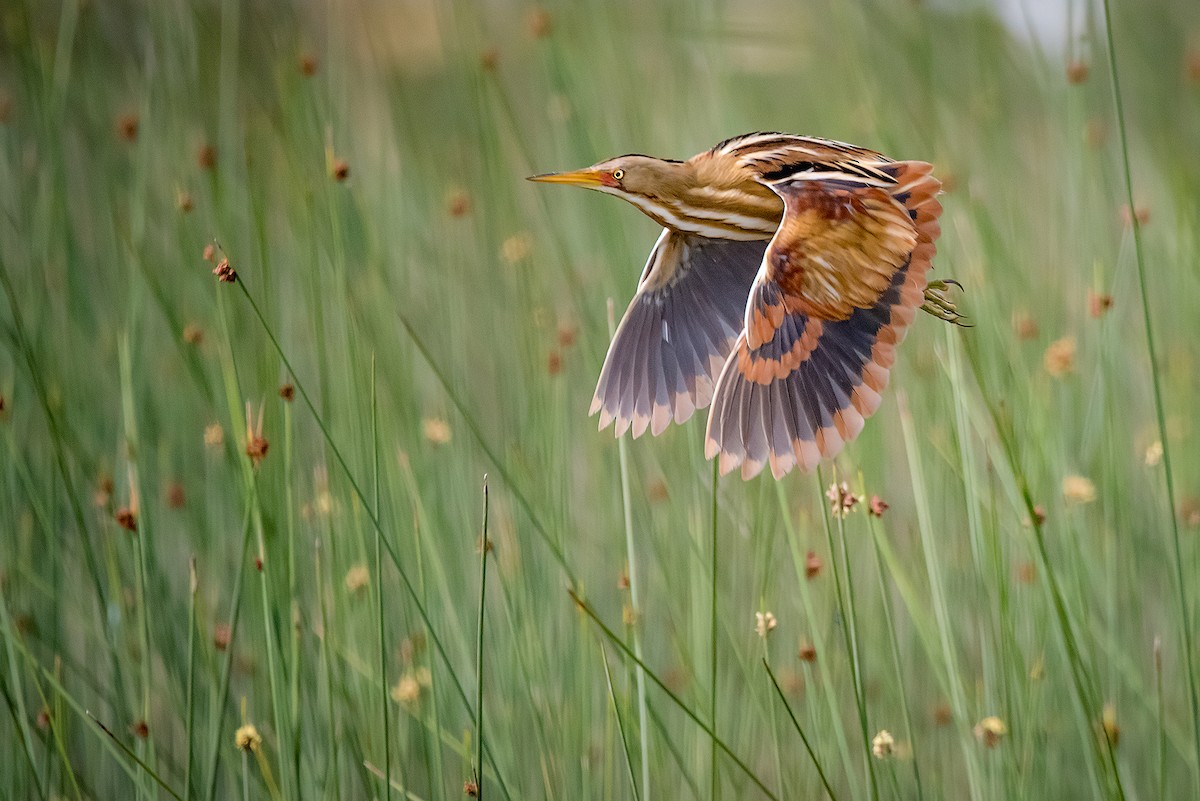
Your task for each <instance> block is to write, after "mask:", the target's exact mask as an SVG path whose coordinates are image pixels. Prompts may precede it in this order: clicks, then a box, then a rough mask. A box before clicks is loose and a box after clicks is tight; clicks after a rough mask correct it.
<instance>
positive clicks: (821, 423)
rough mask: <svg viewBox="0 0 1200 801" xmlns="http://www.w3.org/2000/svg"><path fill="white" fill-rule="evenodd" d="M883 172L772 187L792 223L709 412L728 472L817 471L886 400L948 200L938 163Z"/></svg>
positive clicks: (777, 245)
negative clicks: (942, 196)
mask: <svg viewBox="0 0 1200 801" xmlns="http://www.w3.org/2000/svg"><path fill="white" fill-rule="evenodd" d="M872 168H873V169H876V170H878V171H879V172H881V173H883V174H884V176H885V178H886V180H880V179H876V178H870V177H862V178H860V179H855V177H854V176H852V175H850V174H847V173H841V174H839V175H837V176H829V175H828V174H817V173H807V172H805V173H797V174H795V175H792V176H790V177H787V178H784V179H782V180H780V181H777V182H774V183H772V184H771V186H772V188H773V189H774V190H775V191H776V192H777V193H778V194H779V195H780V196H781V197H782V198H783V200H784V206H785V211H784V218H783V221H782V222H781V223H780V226H779V230H778V231H777V232H776V234H775V237H774V238H773V239H772V240H771V243H770V245H769V246H768V248H767V251H766V254H765V255H764V257H763V263H762V265H761V268H760V270H759V273H758V276H757V278H756V279H755V283H754V286H753V287H752V288H751V290H750V296H749V299H748V302H747V305H746V312H745V320H744V330H743V331H742V333H741V335H740V336H739V337H738V340H737V343H736V344H735V346H734V349H733V352H732V353H731V354H730V357H729V359H728V360H727V361H726V363H725V366H724V368H723V369H722V371H721V375H720V378H719V380H718V382H717V388H716V390H715V393H714V398H713V405H712V410H711V412H710V413H709V419H708V430H707V434H706V443H705V452H706V454H707V456H708V457H709V458H713V457H716V456H719V458H720V469H721V472H722V473H727V472H729V471H730V470H732V469H733V468H735V467H737V466H738V465H741V467H742V476H743V477H744V478H750V477H752V476H754V475H756V474H757V473H758V472H759V471H761V470H762V469H763V467H764V466H765V465H766V464H768V463H769V464H770V465H771V471H772V473H774V475H775V476H776V477H779V476H782V475H783V474H785V473H787V472H788V471H789V470H791V469H792V468H793V467H796V466H799V467H800V468H801V469H802V470H811V469H812V468H813V467H815V466H816V464H817V463H818V462H819V461H820V460H821V459H822V458H829V457H832V456H834V455H835V454H837V453H838V452H839V451H840V450H841V449H842V446H843V444H844V443H845V442H847V441H849V440H851V439H853V438H854V437H856V436H857V435H858V433H859V432H860V431H861V430H862V427H863V423H864V421H865V420H866V418H868V417H870V416H871V414H873V413H874V412H875V410H876V409H877V408H878V406H879V401H880V394H881V393H882V392H883V389H884V387H885V386H886V385H887V380H888V373H889V370H890V368H891V366H892V363H893V361H894V358H895V355H894V351H895V347H896V345H897V344H899V343H900V341H901V340H902V339H903V338H904V334H905V332H906V330H907V328H908V325H909V323H911V322H912V319H913V315H914V314H915V313H916V310H917V309H918V308H919V307H920V306H921V304H922V302H923V293H924V289H925V283H926V278H925V275H926V273H927V272H928V271H929V269H930V267H931V262H932V259H933V255H934V251H935V247H934V240H936V239H937V236H938V234H939V232H940V229H939V225H938V216H939V215H940V214H941V210H942V208H941V204H939V203H938V201H937V198H936V195H937V193H938V190H939V188H940V186H941V184H940V182H939V181H938V180H937V179H936V178H934V177H933V176H932V175H931V174H930V173H931V170H932V167H931V166H930V165H929V164H925V163H924V162H913V161H910V162H892V163H880V164H875V165H872Z"/></svg>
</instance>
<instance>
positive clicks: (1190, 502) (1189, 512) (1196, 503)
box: [1179, 496, 1200, 528]
mask: <svg viewBox="0 0 1200 801" xmlns="http://www.w3.org/2000/svg"><path fill="white" fill-rule="evenodd" d="M1179 519H1180V520H1182V521H1183V523H1184V525H1186V526H1188V527H1190V528H1196V527H1198V526H1200V498H1196V497H1192V496H1189V497H1187V498H1184V499H1183V500H1182V501H1180V502H1179Z"/></svg>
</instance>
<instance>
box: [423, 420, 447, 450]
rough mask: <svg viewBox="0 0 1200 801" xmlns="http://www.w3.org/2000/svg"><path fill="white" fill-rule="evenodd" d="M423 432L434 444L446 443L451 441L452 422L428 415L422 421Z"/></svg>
mask: <svg viewBox="0 0 1200 801" xmlns="http://www.w3.org/2000/svg"><path fill="white" fill-rule="evenodd" d="M421 433H423V434H424V435H425V439H426V440H428V441H429V442H430V443H432V444H434V445H445V444H446V443H448V442H449V441H450V436H451V434H450V424H449V423H447V422H446V421H445V420H443V419H442V418H440V417H426V418H425V419H424V420H422V421H421Z"/></svg>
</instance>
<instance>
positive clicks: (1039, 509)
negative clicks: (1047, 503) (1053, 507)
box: [1033, 503, 1046, 526]
mask: <svg viewBox="0 0 1200 801" xmlns="http://www.w3.org/2000/svg"><path fill="white" fill-rule="evenodd" d="M1033 520H1034V522H1035V523H1037V524H1038V525H1039V526H1040V525H1042V524H1043V523H1045V522H1046V507H1044V506H1042V505H1041V504H1040V503H1035V504H1034V505H1033Z"/></svg>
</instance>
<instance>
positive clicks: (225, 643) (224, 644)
mask: <svg viewBox="0 0 1200 801" xmlns="http://www.w3.org/2000/svg"><path fill="white" fill-rule="evenodd" d="M232 639H233V629H232V628H230V626H229V624H228V623H218V624H217V625H216V627H214V628H213V647H214V648H216V649H217V650H218V651H227V650H229V643H230V641H231V640H232Z"/></svg>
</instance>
